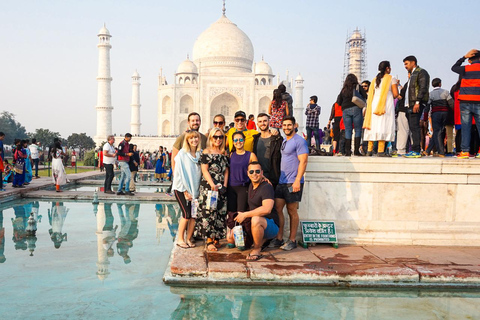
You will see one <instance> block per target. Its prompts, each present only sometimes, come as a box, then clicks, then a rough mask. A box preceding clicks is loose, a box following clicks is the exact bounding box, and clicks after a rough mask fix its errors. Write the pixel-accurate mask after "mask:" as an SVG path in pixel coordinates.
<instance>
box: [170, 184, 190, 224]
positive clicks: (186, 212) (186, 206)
mask: <svg viewBox="0 0 480 320" xmlns="http://www.w3.org/2000/svg"><path fill="white" fill-rule="evenodd" d="M173 192H174V194H175V198H176V199H177V202H178V204H179V206H180V210H181V211H182V218H184V219H192V201H187V199H185V195H184V194H183V192H180V191H177V190H173Z"/></svg>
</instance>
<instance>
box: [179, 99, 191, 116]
mask: <svg viewBox="0 0 480 320" xmlns="http://www.w3.org/2000/svg"><path fill="white" fill-rule="evenodd" d="M192 111H193V98H192V97H191V96H189V95H188V94H186V95H184V96H183V97H182V98H181V99H180V113H187V114H188V113H190V112H192Z"/></svg>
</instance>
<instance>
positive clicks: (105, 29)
mask: <svg viewBox="0 0 480 320" xmlns="http://www.w3.org/2000/svg"><path fill="white" fill-rule="evenodd" d="M98 35H99V36H103V35H106V36H110V31H108V29H107V27H106V26H105V24H104V25H103V27H102V29H100V31H98Z"/></svg>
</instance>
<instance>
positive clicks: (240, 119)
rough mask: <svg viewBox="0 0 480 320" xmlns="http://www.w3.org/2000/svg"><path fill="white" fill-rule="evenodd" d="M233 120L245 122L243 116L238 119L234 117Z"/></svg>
mask: <svg viewBox="0 0 480 320" xmlns="http://www.w3.org/2000/svg"><path fill="white" fill-rule="evenodd" d="M235 122H245V118H238V119H235Z"/></svg>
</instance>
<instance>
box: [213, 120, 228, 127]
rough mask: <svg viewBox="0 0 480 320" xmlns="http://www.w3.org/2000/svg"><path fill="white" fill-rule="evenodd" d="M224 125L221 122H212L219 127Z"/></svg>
mask: <svg viewBox="0 0 480 320" xmlns="http://www.w3.org/2000/svg"><path fill="white" fill-rule="evenodd" d="M224 123H225V122H223V121H213V124H215V125H219V126H221V125H223V124H224Z"/></svg>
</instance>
